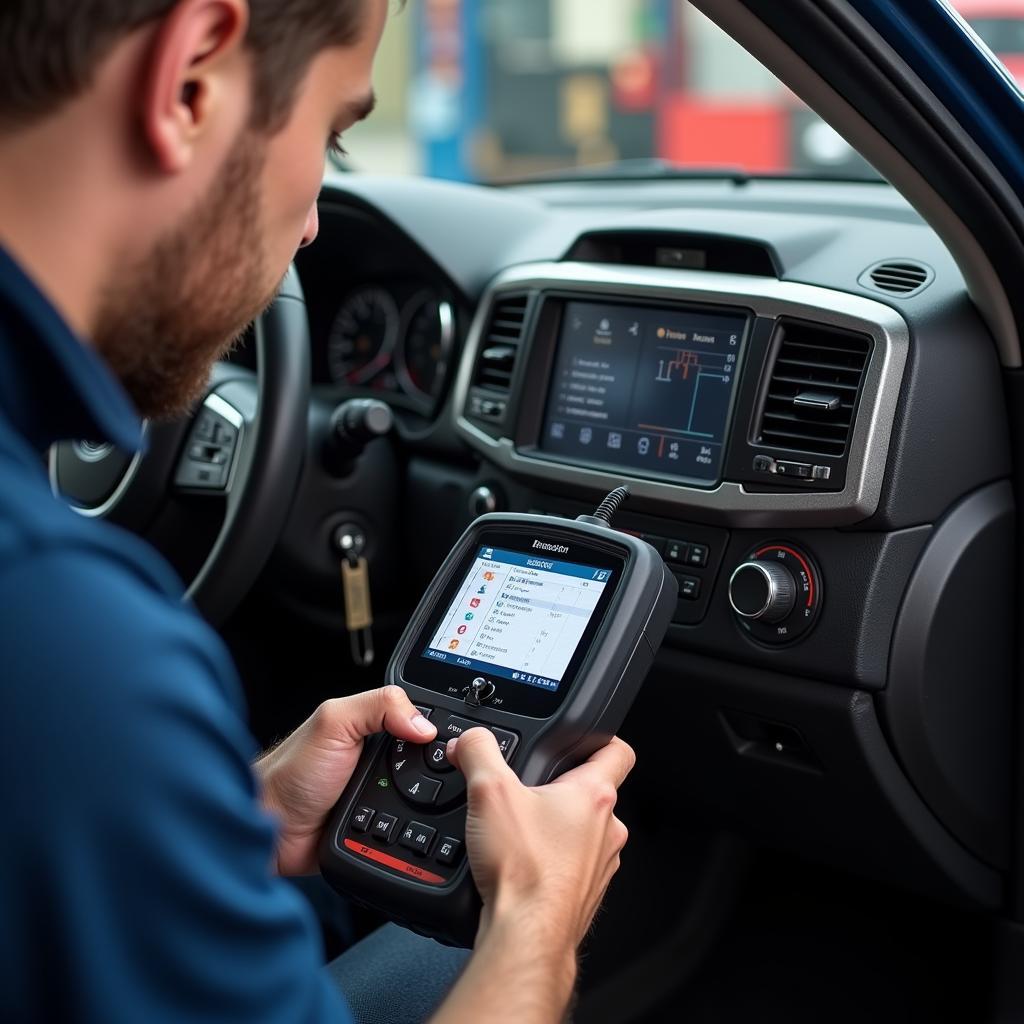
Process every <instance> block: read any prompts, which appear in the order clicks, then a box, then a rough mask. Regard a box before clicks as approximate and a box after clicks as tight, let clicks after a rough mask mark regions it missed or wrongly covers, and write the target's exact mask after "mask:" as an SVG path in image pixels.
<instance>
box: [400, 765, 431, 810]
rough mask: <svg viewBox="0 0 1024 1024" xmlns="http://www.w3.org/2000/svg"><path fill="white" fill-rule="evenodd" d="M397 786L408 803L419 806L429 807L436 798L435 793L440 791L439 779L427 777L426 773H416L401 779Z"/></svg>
mask: <svg viewBox="0 0 1024 1024" xmlns="http://www.w3.org/2000/svg"><path fill="white" fill-rule="evenodd" d="M398 788H399V791H400V792H401V794H402V796H404V797H405V798H406V800H408V801H409V802H410V803H414V804H417V805H418V806H420V807H431V806H433V804H434V801H435V800H437V794H438V793H440V792H441V782H440V780H439V779H428V778H427V776H426V775H420V774H418V773H417V774H414V775H413V776H411V778H409V779H403V780H402V782H401V783H400V784H399V787H398Z"/></svg>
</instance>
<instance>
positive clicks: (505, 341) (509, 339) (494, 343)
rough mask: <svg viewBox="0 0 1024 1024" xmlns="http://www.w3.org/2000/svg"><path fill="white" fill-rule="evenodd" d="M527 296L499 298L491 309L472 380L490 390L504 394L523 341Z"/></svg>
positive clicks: (510, 384) (508, 387) (507, 389)
mask: <svg viewBox="0 0 1024 1024" xmlns="http://www.w3.org/2000/svg"><path fill="white" fill-rule="evenodd" d="M526 303H527V296H525V295H515V296H511V297H506V298H501V299H499V300H498V301H497V302H496V303H495V304H494V308H493V310H492V311H491V319H490V322H489V324H488V326H487V333H486V334H485V335H484V339H483V345H482V346H481V350H480V357H479V358H478V359H477V364H476V371H475V373H474V374H473V383H474V384H475V385H476V386H477V387H481V388H487V389H488V390H491V391H501V392H505V393H506V394H507V393H508V391H509V389H510V388H511V386H512V374H513V372H514V370H515V366H516V358H517V356H518V355H519V346H520V344H521V342H522V340H523V326H524V324H525V321H526Z"/></svg>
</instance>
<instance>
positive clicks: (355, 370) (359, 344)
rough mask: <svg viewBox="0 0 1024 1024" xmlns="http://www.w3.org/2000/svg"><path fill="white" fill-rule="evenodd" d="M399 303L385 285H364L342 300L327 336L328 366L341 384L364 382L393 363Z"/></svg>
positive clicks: (333, 378)
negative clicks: (382, 286) (366, 286)
mask: <svg viewBox="0 0 1024 1024" xmlns="http://www.w3.org/2000/svg"><path fill="white" fill-rule="evenodd" d="M398 321H399V315H398V306H397V305H395V300H394V299H393V298H392V297H391V295H390V293H389V292H386V291H385V290H384V289H383V288H361V289H360V290H359V291H356V292H353V293H352V294H351V295H350V296H349V297H348V298H347V299H345V301H344V302H343V303H342V304H341V308H340V309H339V310H338V314H337V316H336V317H335V318H334V325H333V326H332V327H331V334H330V337H329V338H328V340H327V368H328V370H329V372H330V375H331V380H333V381H335V382H336V383H338V384H353V385H364V384H369V383H370V381H371V380H373V378H374V377H376V376H377V375H378V374H380V373H382V372H383V371H384V370H387V369H388V368H389V367H390V365H391V358H392V354H393V352H394V349H395V342H396V340H397V339H398Z"/></svg>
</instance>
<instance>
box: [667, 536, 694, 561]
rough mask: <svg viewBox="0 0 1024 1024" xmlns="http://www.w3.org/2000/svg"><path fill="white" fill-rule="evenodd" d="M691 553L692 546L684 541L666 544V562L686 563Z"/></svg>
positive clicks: (671, 541)
mask: <svg viewBox="0 0 1024 1024" xmlns="http://www.w3.org/2000/svg"><path fill="white" fill-rule="evenodd" d="M689 553H690V545H689V544H687V543H686V541H684V540H669V541H666V542H665V561H666V562H685V561H686V560H687V557H688V555H689Z"/></svg>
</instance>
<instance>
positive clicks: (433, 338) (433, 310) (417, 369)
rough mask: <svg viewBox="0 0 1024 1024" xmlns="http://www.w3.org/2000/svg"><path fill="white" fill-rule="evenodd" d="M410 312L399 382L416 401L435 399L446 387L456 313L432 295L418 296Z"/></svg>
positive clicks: (398, 362) (401, 349) (401, 350)
mask: <svg viewBox="0 0 1024 1024" xmlns="http://www.w3.org/2000/svg"><path fill="white" fill-rule="evenodd" d="M407 309H408V310H409V314H408V319H407V324H406V328H405V333H404V335H403V338H402V344H401V346H400V347H399V350H398V358H397V359H396V361H395V365H396V369H397V371H398V380H399V381H400V382H401V385H402V387H403V388H404V389H405V390H406V392H408V394H410V395H412V397H413V398H421V399H426V400H431V401H432V400H433V399H435V398H437V396H438V395H439V394H440V392H441V388H442V387H443V386H444V380H445V375H446V374H447V372H448V360H449V356H450V355H451V347H452V341H453V339H454V337H455V314H454V312H453V310H452V307H451V305H450V303H447V302H445V301H444V300H443V299H438V298H437V297H436V296H435V295H432V294H431V293H430V292H423V293H422V294H420V295H417V296H416V297H415V298H414V299H413V300H412V301H411V302H410V303H409V305H408V307H407Z"/></svg>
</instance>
